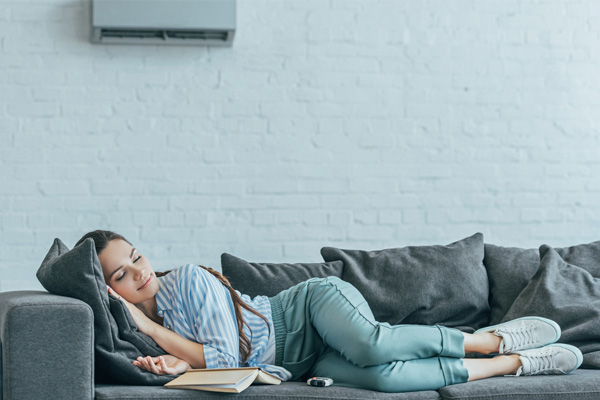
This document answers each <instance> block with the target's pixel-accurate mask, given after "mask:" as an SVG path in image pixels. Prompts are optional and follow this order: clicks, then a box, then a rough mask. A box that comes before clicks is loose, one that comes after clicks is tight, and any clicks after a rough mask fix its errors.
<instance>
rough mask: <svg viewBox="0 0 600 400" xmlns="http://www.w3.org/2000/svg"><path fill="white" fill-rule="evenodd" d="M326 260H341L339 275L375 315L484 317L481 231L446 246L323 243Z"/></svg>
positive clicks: (473, 322) (420, 319)
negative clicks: (349, 247)
mask: <svg viewBox="0 0 600 400" xmlns="http://www.w3.org/2000/svg"><path fill="white" fill-rule="evenodd" d="M321 255H322V256H323V259H324V260H325V261H334V260H342V261H343V262H344V273H343V275H342V278H343V279H344V280H345V281H348V282H350V283H352V284H353V285H354V286H355V287H356V288H357V289H358V290H359V291H360V292H361V293H362V295H363V296H364V297H365V299H366V300H367V302H368V303H369V305H370V306H371V309H372V310H373V314H374V315H375V318H376V319H377V320H378V321H381V322H388V323H390V324H423V325H433V324H440V325H445V326H452V327H461V329H462V328H463V327H471V328H473V329H477V328H480V327H482V326H484V325H485V324H486V323H487V320H488V311H489V307H488V282H487V275H486V273H485V268H484V267H483V235H482V234H481V233H476V234H475V235H473V236H471V237H468V238H466V239H463V240H460V241H458V242H455V243H452V244H449V245H447V246H441V245H435V246H409V247H403V248H394V249H385V250H378V251H363V250H342V249H338V248H334V247H324V248H323V249H321Z"/></svg>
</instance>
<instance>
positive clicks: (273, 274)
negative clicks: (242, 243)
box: [221, 253, 344, 297]
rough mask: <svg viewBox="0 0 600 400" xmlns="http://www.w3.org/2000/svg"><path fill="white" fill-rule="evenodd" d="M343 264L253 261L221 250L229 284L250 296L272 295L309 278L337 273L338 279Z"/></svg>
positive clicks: (334, 262) (222, 266) (223, 267)
mask: <svg viewBox="0 0 600 400" xmlns="http://www.w3.org/2000/svg"><path fill="white" fill-rule="evenodd" d="M343 268H344V263H342V262H341V261H333V262H329V263H327V262H325V263H298V264H288V263H278V264H275V263H255V262H248V261H244V260H242V259H241V258H238V257H235V256H232V255H231V254H227V253H223V254H222V255H221V270H222V271H223V275H225V276H226V277H227V278H228V279H229V282H230V283H231V286H232V287H233V288H234V289H236V290H239V291H240V292H241V293H242V294H247V295H248V296H250V297H254V296H258V295H263V296H269V297H272V296H275V295H276V294H277V293H279V292H281V291H282V290H285V289H288V288H290V287H292V286H294V285H295V284H297V283H300V282H304V281H305V280H307V279H310V278H316V277H319V278H324V277H326V276H337V277H339V278H341V276H342V270H343Z"/></svg>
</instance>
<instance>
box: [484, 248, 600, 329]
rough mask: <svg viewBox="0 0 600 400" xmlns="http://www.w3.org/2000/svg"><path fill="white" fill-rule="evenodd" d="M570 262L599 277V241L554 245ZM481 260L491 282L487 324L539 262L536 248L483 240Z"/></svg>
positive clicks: (510, 300)
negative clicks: (483, 247) (484, 242)
mask: <svg viewBox="0 0 600 400" xmlns="http://www.w3.org/2000/svg"><path fill="white" fill-rule="evenodd" d="M554 250H556V252H557V253H558V254H559V255H560V256H561V258H562V259H563V260H565V261H566V262H567V263H569V264H574V265H577V266H578V267H580V268H583V269H585V270H586V271H588V272H590V273H591V274H592V275H593V276H594V277H600V241H598V242H593V243H588V244H580V245H576V246H570V247H563V248H555V249H554ZM483 264H484V265H485V268H486V270H487V274H488V278H489V285H490V321H489V324H490V325H495V324H498V323H499V322H500V321H502V319H503V317H504V315H506V313H507V312H508V309H509V308H510V306H511V305H512V303H513V302H514V301H515V299H516V298H517V296H518V295H519V293H521V291H522V290H523V288H525V286H527V284H528V283H529V281H530V280H531V278H532V277H533V276H534V275H535V273H536V271H537V270H538V267H539V265H540V256H539V251H538V249H521V248H517V247H502V246H496V245H493V244H488V243H486V244H485V257H484V259H483Z"/></svg>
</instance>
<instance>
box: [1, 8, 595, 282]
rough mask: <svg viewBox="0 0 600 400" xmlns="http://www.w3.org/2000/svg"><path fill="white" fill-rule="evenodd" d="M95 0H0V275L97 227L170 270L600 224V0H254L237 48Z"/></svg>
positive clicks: (534, 242)
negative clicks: (136, 18)
mask: <svg viewBox="0 0 600 400" xmlns="http://www.w3.org/2000/svg"><path fill="white" fill-rule="evenodd" d="M130 1H135V0H130ZM90 6H91V3H90V0H37V1H36V0H0V290H13V289H24V288H39V287H40V286H39V284H38V283H37V280H36V278H35V272H36V270H37V268H38V266H39V264H40V262H41V260H42V259H43V257H44V255H45V253H46V251H47V249H48V248H49V246H50V245H51V243H52V240H53V239H54V238H55V237H60V238H61V239H63V241H64V242H65V243H66V244H67V245H69V246H72V245H73V244H74V243H75V241H76V240H77V239H78V238H79V237H80V236H81V235H82V234H83V233H85V232H86V231H88V230H91V229H95V228H107V229H113V230H116V231H118V232H121V233H122V234H124V235H125V236H126V237H128V238H129V239H130V240H131V241H133V242H134V244H136V245H137V246H138V247H139V248H140V249H141V250H142V251H144V252H145V253H147V254H148V255H149V256H150V257H151V259H152V260H153V263H154V265H155V267H156V268H157V269H163V268H165V267H173V266H177V265H179V264H180V263H183V262H198V263H204V264H205V265H209V266H213V267H216V268H217V269H219V267H220V261H219V256H220V254H221V253H222V252H231V253H233V254H235V255H238V256H240V257H243V258H246V259H249V260H254V261H273V262H276V261H319V260H320V255H319V249H320V248H321V246H323V245H334V246H340V247H346V248H358V247H360V248H367V249H379V248H384V247H393V246H405V245H411V244H432V243H449V242H451V241H454V240H457V239H460V238H462V237H465V236H467V235H470V234H472V233H474V232H476V231H481V232H483V233H484V235H485V238H486V240H487V241H488V242H491V243H496V244H503V245H518V246H523V247H537V246H538V245H540V244H542V243H549V244H551V245H555V246H561V245H570V244H576V243H582V242H589V241H593V240H599V239H600V232H599V229H598V226H599V223H600V163H599V156H600V154H599V149H600V146H599V144H600V143H599V142H600V135H599V128H600V126H599V121H600V117H599V115H600V113H599V112H598V109H599V108H600V73H599V72H600V47H599V45H598V44H599V43H600V40H599V39H600V38H599V33H600V26H599V25H598V20H600V2H599V1H596V0H587V1H584V0H580V1H577V0H561V1H532V0H522V1H517V0H515V1H488V0H484V1H481V0H463V1H451V0H440V1H416V0H415V1H401V0H329V1H327V0H312V1H307V0H264V1H258V0H240V1H238V31H237V34H236V39H235V43H234V46H233V47H232V48H202V47H158V46H150V47H142V46H98V45H92V44H90V43H89V29H90V26H89V23H90V22H89V21H90Z"/></svg>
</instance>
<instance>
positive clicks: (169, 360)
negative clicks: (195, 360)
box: [133, 354, 191, 375]
mask: <svg viewBox="0 0 600 400" xmlns="http://www.w3.org/2000/svg"><path fill="white" fill-rule="evenodd" d="M133 365H135V366H137V367H139V368H141V369H143V370H144V371H148V372H152V373H155V374H156V375H177V374H182V373H184V372H185V371H187V370H188V369H190V368H191V366H190V364H188V363H187V362H186V361H184V360H182V359H180V358H177V357H175V356H172V355H170V354H165V355H164V356H159V357H154V358H153V357H150V356H146V357H138V358H137V360H136V361H134V362H133Z"/></svg>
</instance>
